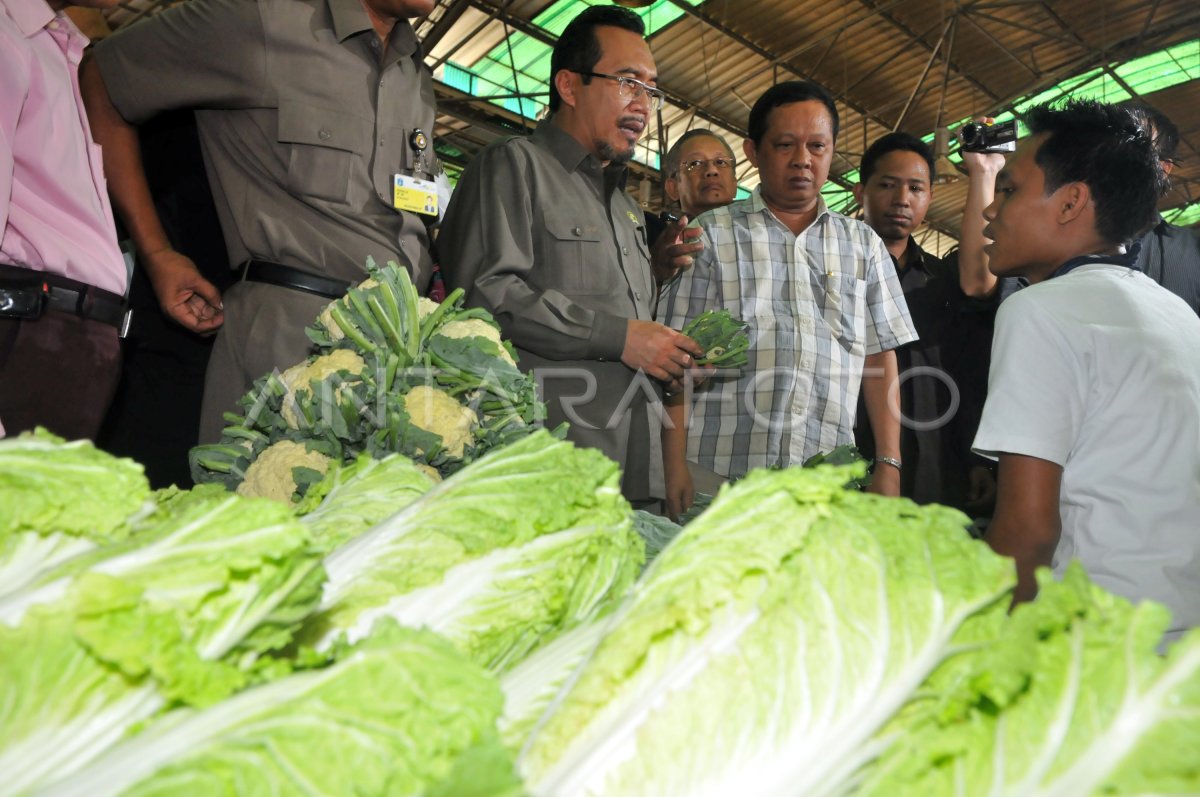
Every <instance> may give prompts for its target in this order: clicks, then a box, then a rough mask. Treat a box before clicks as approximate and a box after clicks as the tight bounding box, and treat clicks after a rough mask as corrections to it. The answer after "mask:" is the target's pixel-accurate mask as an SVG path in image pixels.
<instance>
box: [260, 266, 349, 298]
mask: <svg viewBox="0 0 1200 797" xmlns="http://www.w3.org/2000/svg"><path fill="white" fill-rule="evenodd" d="M242 279H244V280H246V281H247V282H265V283H267V284H268V285H278V286H280V287H282V288H291V289H292V290H297V291H304V292H305V293H312V294H315V295H317V296H324V297H325V298H327V299H340V298H342V297H343V296H345V295H346V291H348V290H350V285H351V283H349V282H347V281H345V280H339V279H332V278H330V277H322V276H321V275H319V274H310V273H308V272H307V271H301V270H300V269H298V268H292V267H291V266H285V265H283V264H281V263H271V262H269V261H267V260H247V261H246V264H245V265H244V266H242Z"/></svg>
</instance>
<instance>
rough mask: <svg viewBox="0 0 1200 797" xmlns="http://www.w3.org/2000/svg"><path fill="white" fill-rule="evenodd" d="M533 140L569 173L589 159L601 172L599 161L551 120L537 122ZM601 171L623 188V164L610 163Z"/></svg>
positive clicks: (625, 173) (624, 167)
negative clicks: (613, 178)
mask: <svg viewBox="0 0 1200 797" xmlns="http://www.w3.org/2000/svg"><path fill="white" fill-rule="evenodd" d="M533 139H534V140H535V141H537V142H538V143H539V144H541V145H542V146H543V147H545V148H546V149H548V150H549V151H550V154H551V155H553V156H554V157H555V159H556V160H557V161H558V162H559V163H561V164H562V166H563V168H564V169H566V170H567V171H569V172H573V171H575V170H576V169H578V168H579V167H580V166H582V165H583V164H584V163H586V162H587V161H588V160H589V159H590V160H591V162H592V163H594V164H595V168H596V172H597V173H599V172H600V171H601V169H600V160H599V159H598V158H597V157H596V156H595V155H593V154H592V153H591V152H589V151H588V150H587V148H586V147H584V146H583V145H582V144H580V143H579V142H578V141H576V140H575V138H574V137H573V136H572V135H571V134H570V133H568V132H567V131H565V130H563V129H562V128H561V127H559V126H558V125H556V124H554V122H553V121H552V119H543V120H542V121H540V122H538V126H537V127H536V128H535V129H534V131H533ZM603 171H604V173H605V174H608V175H613V176H614V177H615V178H616V179H617V180H618V183H617V184H618V185H621V186H624V184H625V177H626V175H627V174H628V171H629V170H628V167H627V166H626V164H624V163H610V164H609V165H608V167H607V168H605V169H604V170H603Z"/></svg>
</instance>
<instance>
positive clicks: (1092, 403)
mask: <svg viewBox="0 0 1200 797" xmlns="http://www.w3.org/2000/svg"><path fill="white" fill-rule="evenodd" d="M1024 121H1025V122H1026V124H1027V126H1028V127H1029V130H1030V132H1031V134H1032V135H1031V136H1030V137H1029V138H1027V139H1025V140H1023V141H1022V142H1021V144H1020V145H1019V146H1018V148H1017V151H1016V152H1015V153H1013V155H1011V156H1010V157H1009V160H1008V162H1007V163H1006V164H1005V166H1004V169H1003V170H1002V171H1001V172H1000V174H999V175H998V176H997V178H996V199H995V201H993V202H992V204H991V205H989V206H988V207H987V208H986V209H985V210H984V218H985V219H986V220H987V229H986V230H985V235H986V236H987V237H988V238H991V239H992V241H993V242H994V243H992V244H990V245H989V246H988V247H987V249H988V255H989V258H990V268H991V270H992V272H993V273H994V274H996V275H997V276H1001V277H1025V278H1027V279H1028V280H1029V282H1030V287H1029V288H1027V289H1025V290H1023V291H1020V292H1019V293H1017V294H1015V295H1013V296H1012V297H1011V298H1009V299H1008V300H1007V301H1005V302H1004V304H1002V305H1001V307H1000V311H999V313H998V315H997V318H996V335H995V340H994V342H993V348H992V366H991V374H990V377H989V384H988V398H987V403H986V405H985V407H984V411H983V421H982V423H981V424H980V428H979V432H978V434H977V436H976V438H975V449H976V450H977V451H978V452H979V453H981V454H984V455H986V456H992V457H997V458H998V459H999V461H1000V468H999V480H998V496H997V503H996V515H995V519H994V521H993V523H992V526H991V528H990V529H989V532H988V537H987V540H988V542H989V543H990V544H991V546H992V547H993V548H994V549H995V550H996V551H998V552H1000V553H1002V554H1005V555H1008V556H1012V557H1013V558H1014V559H1015V560H1016V564H1017V573H1018V585H1017V595H1016V597H1017V599H1018V600H1028V599H1030V598H1032V597H1033V596H1034V595H1035V594H1036V592H1037V583H1036V581H1035V580H1034V570H1035V569H1036V568H1037V567H1039V566H1052V567H1053V568H1054V571H1055V573H1056V574H1059V575H1061V574H1062V572H1063V570H1064V569H1065V568H1066V566H1067V564H1068V563H1069V562H1070V561H1071V560H1072V559H1078V560H1079V561H1080V562H1081V563H1082V564H1083V566H1084V568H1085V569H1086V570H1087V571H1088V573H1089V575H1090V576H1091V577H1092V579H1093V580H1094V581H1096V582H1097V583H1098V584H1100V585H1101V586H1103V587H1105V588H1106V589H1108V590H1110V591H1112V592H1115V593H1118V594H1120V595H1124V596H1126V597H1128V598H1130V599H1132V600H1135V601H1137V600H1143V599H1151V600H1156V601H1159V602H1161V603H1164V604H1166V605H1167V606H1168V607H1170V609H1171V612H1172V614H1173V617H1174V619H1173V621H1172V624H1171V630H1170V632H1169V633H1168V637H1167V638H1168V639H1170V638H1173V637H1175V636H1178V635H1179V634H1180V633H1182V631H1183V630H1185V629H1187V628H1189V627H1191V626H1195V625H1200V319H1198V318H1197V317H1196V314H1195V313H1194V312H1192V310H1191V309H1190V308H1189V307H1188V306H1187V305H1186V304H1185V303H1184V302H1183V301H1182V300H1181V299H1180V298H1179V297H1177V296H1175V295H1173V294H1171V293H1170V292H1169V291H1167V290H1166V289H1164V288H1162V287H1160V286H1159V285H1157V284H1155V283H1154V281H1153V280H1151V279H1149V278H1148V277H1146V276H1145V275H1144V274H1142V273H1141V272H1139V271H1137V270H1136V269H1134V268H1133V264H1134V259H1133V257H1131V256H1128V255H1126V254H1125V253H1124V248H1123V244H1124V243H1125V242H1127V241H1129V240H1131V239H1133V238H1135V237H1136V236H1137V233H1138V231H1139V230H1141V229H1143V228H1144V227H1145V226H1146V225H1147V224H1148V223H1149V222H1150V221H1151V220H1152V219H1153V218H1154V212H1155V202H1156V200H1157V198H1158V196H1159V193H1158V192H1159V186H1160V185H1161V180H1162V179H1163V177H1162V172H1161V169H1160V167H1159V166H1158V162H1157V158H1156V156H1155V153H1154V148H1153V145H1152V143H1151V141H1150V139H1149V137H1148V136H1147V135H1146V134H1145V133H1144V132H1143V131H1142V130H1141V128H1140V126H1139V124H1138V121H1137V119H1136V118H1134V117H1133V116H1132V115H1130V114H1129V112H1128V111H1126V110H1125V109H1122V108H1118V107H1116V106H1112V105H1106V104H1102V103H1097V102H1092V101H1078V102H1069V103H1067V104H1066V105H1064V106H1062V107H1060V108H1051V107H1049V106H1047V105H1042V106H1037V107H1035V108H1033V109H1031V110H1030V111H1029V112H1028V113H1027V114H1026V117H1025V120H1024Z"/></svg>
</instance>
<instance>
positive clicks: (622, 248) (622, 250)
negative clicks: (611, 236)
mask: <svg viewBox="0 0 1200 797" xmlns="http://www.w3.org/2000/svg"><path fill="white" fill-rule="evenodd" d="M621 254H623V255H627V254H629V247H628V246H622V247H621ZM638 298H639V299H640V298H642V297H640V296H639V297H638Z"/></svg>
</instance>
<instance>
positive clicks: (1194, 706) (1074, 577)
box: [856, 565, 1200, 797]
mask: <svg viewBox="0 0 1200 797" xmlns="http://www.w3.org/2000/svg"><path fill="white" fill-rule="evenodd" d="M1039 575H1040V578H1039V581H1040V584H1041V592H1040V594H1039V596H1038V599H1037V600H1036V601H1034V602H1033V603H1030V604H1024V605H1022V606H1020V607H1018V608H1017V609H1016V611H1015V612H1014V615H1013V617H1012V621H1011V622H1009V623H1006V624H1005V625H1004V627H1003V629H1002V631H1001V633H1000V634H999V635H998V637H997V638H996V639H995V640H994V641H993V642H991V643H990V644H986V645H982V646H980V647H979V648H977V649H976V650H974V651H972V652H970V653H969V654H968V655H966V656H964V657H963V658H962V660H960V661H955V662H952V663H950V665H948V666H947V667H946V668H944V671H942V672H939V673H937V674H936V675H935V676H934V677H932V678H931V679H930V681H929V682H928V683H927V684H926V685H925V686H924V687H923V691H925V692H926V693H927V695H928V696H929V698H928V699H926V700H924V701H921V702H919V703H917V704H915V705H914V706H913V707H912V708H911V710H910V711H907V712H905V713H902V714H901V715H899V716H898V717H897V718H896V719H895V720H894V721H893V722H892V723H891V724H890V726H889V727H888V728H887V729H886V730H885V731H884V732H883V733H881V734H880V742H881V743H884V742H886V743H888V744H889V749H888V752H887V754H886V755H885V756H884V757H882V758H881V759H880V761H879V762H877V764H875V765H874V766H872V767H871V769H870V770H869V771H868V773H867V774H866V776H865V777H864V783H863V785H862V787H861V789H860V790H859V791H858V792H856V793H857V794H861V795H863V796H864V797H875V796H876V795H878V796H879V797H882V796H883V795H894V794H921V795H929V797H939V796H940V795H955V796H956V797H957V796H960V795H961V797H970V796H971V795H980V796H981V797H982V796H983V795H988V796H989V797H1049V796H1050V795H1071V797H1077V796H1078V797H1086V795H1143V794H1163V795H1166V794H1178V795H1183V794H1197V793H1200V756H1198V755H1197V751H1198V750H1200V632H1195V631H1194V632H1192V633H1191V634H1190V635H1189V636H1186V637H1185V638H1184V639H1183V640H1181V641H1180V642H1179V643H1177V644H1176V645H1174V646H1173V647H1172V648H1171V650H1170V651H1169V653H1168V655H1167V656H1166V657H1165V658H1163V657H1161V656H1159V655H1158V654H1157V653H1156V650H1155V647H1156V645H1158V643H1159V640H1160V638H1161V636H1162V633H1163V631H1164V630H1166V628H1167V627H1168V622H1169V619H1168V614H1167V611H1166V609H1165V608H1164V607H1162V606H1159V605H1156V604H1152V603H1143V604H1140V605H1138V606H1136V607H1135V606H1131V605H1130V604H1129V603H1128V602H1127V601H1125V600H1124V599H1122V598H1118V597H1116V596H1113V595H1111V594H1108V593H1106V592H1105V591H1103V590H1101V589H1099V588H1098V587H1096V586H1094V585H1093V584H1091V582H1090V581H1088V579H1087V577H1086V575H1084V572H1083V569H1082V568H1081V567H1079V566H1078V565H1072V566H1071V567H1070V568H1069V569H1068V570H1067V573H1066V574H1065V577H1064V579H1063V581H1062V582H1061V583H1056V582H1055V581H1054V580H1053V579H1052V577H1051V576H1050V574H1049V571H1042V572H1041V573H1040V574H1039Z"/></svg>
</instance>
